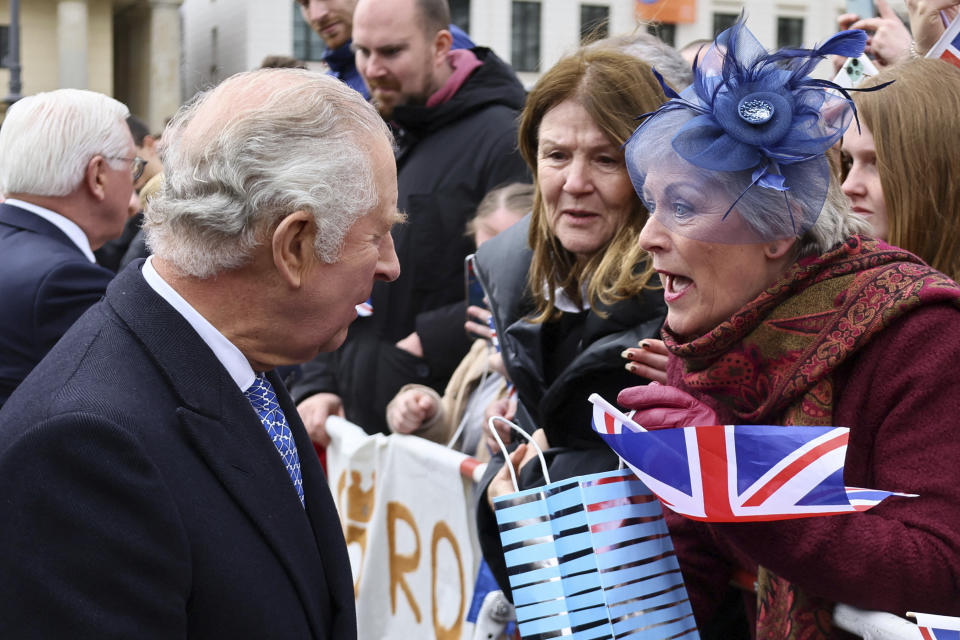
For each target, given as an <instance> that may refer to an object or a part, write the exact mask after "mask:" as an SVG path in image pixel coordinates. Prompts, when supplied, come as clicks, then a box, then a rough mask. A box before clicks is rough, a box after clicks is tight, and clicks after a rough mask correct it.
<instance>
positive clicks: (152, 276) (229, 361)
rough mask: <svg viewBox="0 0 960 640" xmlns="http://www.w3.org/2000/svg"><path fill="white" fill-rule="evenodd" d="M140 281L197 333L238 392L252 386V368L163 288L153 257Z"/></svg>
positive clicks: (170, 289)
mask: <svg viewBox="0 0 960 640" xmlns="http://www.w3.org/2000/svg"><path fill="white" fill-rule="evenodd" d="M141 273H143V279H144V280H146V281H147V284H148V285H150V288H151V289H153V290H154V291H156V292H157V295H159V296H160V297H161V298H163V299H164V300H166V301H167V302H169V303H170V306H171V307H173V308H174V309H176V310H177V313H179V314H180V315H181V316H183V319H184V320H186V321H187V322H188V323H190V326H191V327H193V330H194V331H196V332H197V335H199V336H200V339H201V340H203V341H204V342H205V343H207V346H208V347H210V350H211V351H213V355H215V356H216V357H217V360H219V361H220V364H222V365H223V368H224V369H226V370H227V373H229V374H230V377H231V378H233V381H234V382H235V383H236V384H237V386H238V387H239V388H240V391H241V392H244V391H246V390H247V389H249V388H250V385H252V384H253V379H254V378H255V377H256V374H255V373H254V371H253V367H251V366H250V363H249V362H248V361H247V358H246V357H245V356H244V355H243V354H242V353H240V350H239V349H237V348H236V347H235V346H234V344H233V343H232V342H230V341H229V340H227V338H226V337H225V336H224V335H223V334H222V333H220V332H219V331H218V330H217V328H216V327H214V326H213V325H212V324H210V323H209V322H208V321H207V319H206V318H204V317H203V316H202V315H200V313H199V312H198V311H197V310H196V309H194V308H193V307H192V306H191V305H190V303H189V302H187V301H186V300H184V299H183V296H181V295H180V294H179V293H177V292H176V291H174V289H173V287H171V286H170V285H169V284H167V282H166V280H164V279H163V278H161V277H160V274H159V273H157V270H156V269H154V267H153V256H150V257H149V258H147V261H146V262H144V263H143V267H142V269H141Z"/></svg>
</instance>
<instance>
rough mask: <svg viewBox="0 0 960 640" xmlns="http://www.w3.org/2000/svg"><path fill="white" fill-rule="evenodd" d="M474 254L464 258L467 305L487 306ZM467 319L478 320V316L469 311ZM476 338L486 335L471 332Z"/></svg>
mask: <svg viewBox="0 0 960 640" xmlns="http://www.w3.org/2000/svg"><path fill="white" fill-rule="evenodd" d="M473 262H474V259H473V254H472V253H471V254H470V255H468V256H467V257H466V258H464V259H463V279H464V283H465V285H466V293H467V306H468V307H482V308H484V309H486V308H487V303H486V302H485V301H484V299H483V298H484V294H483V286H482V285H481V284H480V280H478V279H477V271H476V268H475V267H474V264H473ZM467 320H470V321H473V322H476V321H477V320H476V318H474V317H472V316H471V315H470V314H469V313H467ZM470 335H471V336H473V337H474V338H483V337H484V336H479V335H477V334H475V333H470Z"/></svg>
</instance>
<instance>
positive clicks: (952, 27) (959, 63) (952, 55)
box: [925, 19, 960, 67]
mask: <svg viewBox="0 0 960 640" xmlns="http://www.w3.org/2000/svg"><path fill="white" fill-rule="evenodd" d="M925 57H927V58H940V59H941V60H944V61H945V62H949V63H950V64H952V65H953V66H955V67H960V20H957V19H955V20H954V21H953V22H951V23H950V24H949V26H947V29H946V31H944V32H943V35H941V36H940V39H939V40H937V42H936V44H934V45H933V46H932V47H931V48H930V51H928V52H927V55H926V56H925Z"/></svg>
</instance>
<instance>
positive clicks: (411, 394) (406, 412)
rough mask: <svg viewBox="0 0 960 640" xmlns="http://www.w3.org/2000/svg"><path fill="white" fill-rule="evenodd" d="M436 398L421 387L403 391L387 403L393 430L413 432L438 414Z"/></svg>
mask: <svg viewBox="0 0 960 640" xmlns="http://www.w3.org/2000/svg"><path fill="white" fill-rule="evenodd" d="M437 409H439V407H438V406H437V401H436V398H434V397H433V396H432V395H430V394H429V393H425V392H424V391H421V390H419V389H407V390H406V391H401V392H400V393H398V394H397V396H396V397H395V398H394V399H393V400H391V401H390V404H389V405H387V424H388V425H389V426H390V430H391V431H395V432H397V433H413V432H414V431H416V430H418V429H419V428H420V425H422V424H423V423H424V422H426V421H428V420H430V418H432V417H433V416H435V415H437Z"/></svg>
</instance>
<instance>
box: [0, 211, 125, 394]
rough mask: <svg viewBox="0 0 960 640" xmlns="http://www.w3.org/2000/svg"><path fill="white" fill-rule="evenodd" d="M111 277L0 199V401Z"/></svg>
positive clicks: (56, 232) (55, 232)
mask: <svg viewBox="0 0 960 640" xmlns="http://www.w3.org/2000/svg"><path fill="white" fill-rule="evenodd" d="M112 277H113V274H112V273H111V272H110V271H109V270H107V269H104V268H103V267H100V266H98V265H96V264H94V263H92V262H90V261H89V260H88V259H87V258H86V256H84V255H83V252H82V251H80V249H79V248H77V245H75V244H73V242H72V241H71V240H70V238H68V237H67V236H66V235H65V234H64V233H63V232H62V231H60V229H58V228H57V227H56V226H54V225H53V224H51V223H49V222H47V221H46V220H44V219H43V218H41V217H40V216H38V215H36V214H34V213H31V212H29V211H25V210H23V209H20V208H19V207H15V206H12V205H9V204H0V406H2V405H3V403H4V402H5V401H6V399H7V398H8V397H10V394H11V393H13V390H14V389H15V388H16V387H17V385H18V384H20V383H21V382H22V381H23V379H24V378H26V377H27V374H28V373H30V370H31V369H33V368H34V367H35V366H36V365H37V363H38V362H40V360H41V359H42V358H43V356H45V355H46V354H47V352H48V351H49V350H50V348H51V347H53V345H54V344H56V342H57V340H59V339H60V337H61V336H62V335H63V334H64V333H66V331H67V329H69V328H70V325H72V324H73V323H74V322H76V320H77V318H79V317H80V316H81V315H82V314H83V312H84V311H86V310H87V309H88V308H90V305H92V304H93V303H94V302H96V301H97V300H99V299H100V298H101V297H102V296H103V292H104V291H106V289H107V285H108V284H109V283H110V279H111V278H112Z"/></svg>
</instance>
